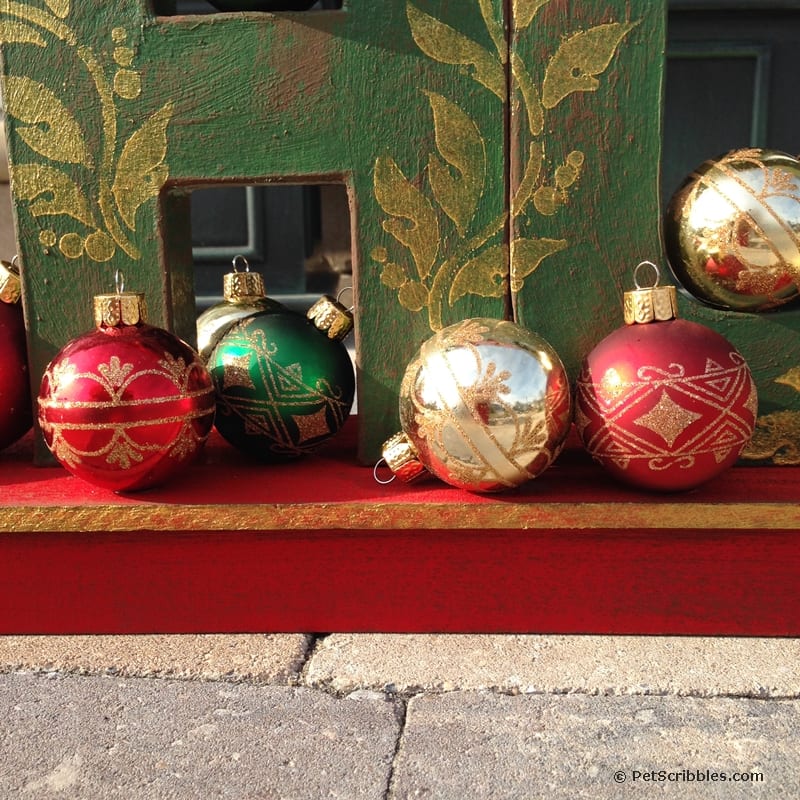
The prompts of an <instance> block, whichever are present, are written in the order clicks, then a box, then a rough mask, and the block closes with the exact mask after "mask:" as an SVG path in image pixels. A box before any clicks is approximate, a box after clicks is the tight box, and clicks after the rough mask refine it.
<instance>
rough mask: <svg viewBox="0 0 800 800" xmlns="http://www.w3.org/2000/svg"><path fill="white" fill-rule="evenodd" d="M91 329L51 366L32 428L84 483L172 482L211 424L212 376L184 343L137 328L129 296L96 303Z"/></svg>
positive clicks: (139, 307) (135, 297)
mask: <svg viewBox="0 0 800 800" xmlns="http://www.w3.org/2000/svg"><path fill="white" fill-rule="evenodd" d="M95 321H96V323H97V329H96V330H94V331H91V332H89V333H86V334H84V335H83V336H80V337H78V338H77V339H74V340H73V341H72V342H70V343H69V344H67V345H66V346H65V347H64V348H63V349H62V350H61V351H60V352H59V353H58V355H57V356H56V357H55V358H54V359H53V360H52V361H51V362H50V365H49V366H48V368H47V370H46V372H45V374H44V377H43V379H42V385H41V390H40V392H39V424H40V426H41V429H42V433H43V435H44V439H45V442H46V443H47V446H48V447H49V448H50V450H51V451H52V453H53V455H54V456H55V457H56V458H57V459H58V461H59V462H60V463H61V464H62V466H64V467H65V468H66V469H68V470H69V471H70V472H72V473H73V474H75V475H77V476H78V477H79V478H82V479H84V480H86V481H88V482H89V483H93V484H95V485H97V486H101V487H103V488H106V489H111V490H114V491H129V490H136V489H145V488H149V487H151V486H155V485H157V484H161V483H164V482H166V481H167V480H169V479H170V478H172V477H173V476H174V475H176V474H177V473H178V472H179V471H180V470H181V469H182V468H183V467H184V466H185V465H186V464H187V463H188V462H190V461H191V460H192V459H193V458H194V457H195V456H196V455H197V453H198V452H199V451H200V449H201V447H202V446H203V444H204V443H205V441H206V439H207V437H208V434H209V432H210V430H211V427H212V425H213V421H214V408H215V398H214V387H213V383H212V381H211V376H210V375H209V373H208V370H207V369H206V368H205V366H204V365H203V363H202V362H201V361H200V360H199V357H198V356H197V354H196V353H195V352H194V350H192V348H191V347H189V345H188V344H186V343H185V342H183V341H181V340H180V339H178V338H177V337H176V336H174V335H173V334H172V333H170V332H168V331H166V330H163V329H162V328H158V327H155V326H152V325H148V324H147V323H146V322H145V321H144V298H143V296H142V295H140V294H137V293H133V292H118V293H117V294H115V295H98V296H97V297H95Z"/></svg>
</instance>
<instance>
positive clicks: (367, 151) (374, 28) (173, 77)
mask: <svg viewBox="0 0 800 800" xmlns="http://www.w3.org/2000/svg"><path fill="white" fill-rule="evenodd" d="M484 5H486V4H484ZM417 6H418V7H419V8H421V9H423V10H424V13H426V14H428V15H430V16H431V17H433V18H436V19H440V20H442V21H443V22H444V23H445V24H450V25H452V26H458V28H459V30H461V31H462V32H464V34H465V35H467V36H469V37H472V38H474V39H475V40H476V41H482V43H483V45H484V46H485V47H487V48H488V47H491V46H492V40H491V38H490V35H489V33H488V32H487V29H486V25H485V23H484V20H483V18H482V17H481V11H480V8H479V5H478V4H477V3H474V4H472V3H471V4H469V5H468V6H467V7H464V8H454V7H453V4H449V3H447V2H443V1H440V0H427V1H426V0H419V2H418V3H417ZM501 6H502V3H501V2H500V0H496V2H495V4H494V10H495V13H496V15H497V18H498V19H500V18H501V10H500V9H501ZM64 11H67V13H66V14H63V12H64ZM23 12H25V13H23ZM60 13H61V14H63V19H62V18H61V17H59V14H60ZM0 20H2V22H3V24H6V25H7V24H9V23H10V22H13V23H15V24H19V23H20V22H23V23H24V24H25V25H26V26H27V28H29V29H30V30H33V31H35V34H31V35H30V36H28V37H27V38H34V39H36V38H38V39H40V40H41V42H43V44H39V43H35V42H29V41H18V40H17V41H6V42H5V44H4V47H3V75H4V78H5V80H6V81H8V80H9V79H11V80H13V77H14V76H26V77H27V78H30V79H31V80H33V81H36V82H37V83H39V84H41V85H42V86H47V87H50V89H51V90H52V91H53V92H54V93H57V94H58V96H59V99H60V102H61V103H63V106H64V107H65V108H66V109H68V110H69V112H70V115H71V116H72V117H74V120H75V123H76V125H77V127H78V128H79V129H80V131H81V134H80V137H78V139H79V140H80V141H81V142H82V143H84V144H85V149H86V151H87V152H88V153H89V154H90V155H91V156H92V159H93V160H92V163H91V165H87V164H76V163H66V164H64V163H60V164H57V166H58V169H59V170H60V171H61V172H63V173H64V174H65V175H66V176H67V177H68V178H69V180H70V181H73V182H74V184H75V185H76V186H79V187H81V190H82V192H83V193H84V194H85V196H86V198H87V203H88V204H89V205H90V206H92V207H93V208H94V207H97V209H99V207H100V202H101V198H103V197H105V202H106V204H108V203H109V202H110V201H109V198H111V201H113V200H114V198H115V197H116V195H113V194H110V190H109V186H110V184H112V183H114V184H115V185H117V184H121V183H123V182H119V181H117V182H116V183H115V181H114V175H113V171H114V168H115V166H116V165H118V163H119V160H120V159H121V158H122V157H123V152H124V145H125V143H126V142H128V141H129V140H130V138H131V137H132V136H133V135H134V134H135V133H136V131H137V130H139V129H141V127H142V126H143V123H144V122H145V121H147V120H154V122H153V123H152V124H151V125H150V129H151V130H149V131H146V133H147V134H148V136H149V138H150V141H151V144H149V145H148V146H146V147H144V148H141V147H140V148H139V149H140V150H141V149H144V150H145V151H147V152H148V153H149V156H147V157H145V158H144V160H143V159H142V156H141V154H140V153H139V154H138V155H139V159H140V169H142V170H145V169H146V168H147V167H150V169H149V171H148V172H147V174H146V176H145V177H146V178H147V179H148V180H151V181H153V180H158V179H161V181H162V184H163V185H161V187H160V192H159V193H158V197H156V196H155V192H154V196H153V197H150V198H148V199H147V200H146V201H145V202H143V203H141V205H140V206H137V205H136V203H135V202H134V203H133V204H131V203H130V202H128V205H127V207H125V205H124V203H125V197H126V195H125V193H124V192H123V191H121V190H120V191H119V193H118V194H119V196H120V198H121V202H119V201H120V198H117V200H118V207H117V208H116V209H115V210H114V212H113V213H110V214H108V217H109V222H110V225H114V226H119V227H120V228H121V232H122V233H124V234H125V235H126V236H125V239H126V242H129V244H130V245H131V246H130V247H127V248H123V247H121V246H119V245H117V246H115V247H114V252H113V256H112V257H109V258H107V259H106V258H105V257H106V256H107V255H108V253H107V252H101V253H100V255H102V256H103V260H99V259H97V258H93V257H92V253H90V252H89V251H88V250H87V248H86V246H85V240H86V237H87V235H88V234H89V233H90V228H88V227H87V225H86V223H85V221H81V220H77V219H74V218H70V217H68V216H67V217H65V216H64V215H57V216H47V217H45V216H41V215H40V214H37V213H34V212H35V211H36V209H34V208H33V207H32V205H31V202H29V200H28V199H25V198H23V197H21V196H20V195H19V194H18V193H17V196H16V212H17V230H18V239H19V248H20V255H21V258H22V261H23V264H24V268H25V279H24V282H25V287H24V289H25V301H26V309H27V313H28V317H29V320H30V327H31V336H30V349H31V364H32V373H33V375H34V377H33V380H34V382H38V375H40V374H41V373H42V372H43V370H44V367H45V366H46V364H47V362H48V361H49V360H50V358H51V357H52V356H53V355H54V353H55V352H56V351H57V350H58V349H59V348H60V347H61V346H62V345H63V344H64V343H65V342H66V341H67V340H69V339H70V338H71V337H73V336H75V335H77V334H79V333H80V332H82V331H84V330H86V329H87V328H89V327H90V326H91V317H90V308H91V297H92V295H94V294H96V293H99V292H103V291H108V289H109V288H110V287H111V286H113V275H114V271H115V270H116V269H121V270H122V271H123V272H124V274H125V281H126V285H127V286H128V287H129V288H136V289H137V290H141V291H144V292H145V293H146V295H147V298H148V303H149V309H150V318H151V321H153V322H154V323H156V324H161V325H165V326H167V327H170V328H172V329H174V330H175V331H176V332H177V333H179V334H180V335H181V336H183V337H184V338H186V339H188V340H190V341H191V340H193V339H194V307H193V297H192V293H191V272H190V270H191V261H190V258H189V241H188V236H187V235H186V234H187V230H188V229H187V216H186V214H187V204H186V202H185V197H186V194H187V192H189V191H191V190H192V189H193V188H197V187H200V186H208V185H213V184H215V183H221V182H229V183H238V184H244V183H266V182H270V181H282V180H283V181H291V182H314V183H318V182H326V181H332V182H333V181H343V182H344V183H346V185H347V187H348V190H349V193H350V198H351V204H352V209H353V224H354V231H355V236H354V265H355V271H356V276H357V277H356V281H357V285H356V288H355V295H356V305H357V315H356V319H357V323H356V335H357V337H358V351H359V358H360V365H359V374H360V386H359V391H360V404H359V405H360V409H359V410H360V415H361V419H362V430H363V431H364V442H363V447H362V452H363V453H364V455H365V458H372V457H373V456H374V453H375V451H376V450H377V448H378V447H379V445H380V443H381V442H382V440H383V439H384V438H385V437H386V436H388V435H389V434H391V433H393V432H394V430H395V429H396V427H397V421H396V419H397V411H396V404H397V394H396V393H397V387H398V385H399V382H400V378H401V376H402V372H403V370H404V368H405V365H406V363H407V361H408V360H409V359H410V357H411V356H412V355H413V353H414V352H415V350H416V348H417V347H418V346H419V344H420V343H421V342H422V341H423V340H424V339H425V338H427V337H428V336H429V335H430V333H431V330H430V326H429V323H428V319H427V316H426V315H425V314H419V313H410V312H409V311H408V310H407V309H406V308H404V307H402V306H400V305H398V304H397V293H396V291H395V290H394V289H393V288H391V287H389V286H387V285H386V284H385V283H383V282H381V280H380V276H381V272H382V270H383V267H384V264H383V263H381V262H377V261H375V260H374V259H373V258H372V255H371V254H373V253H375V252H381V251H380V248H381V247H383V248H385V249H389V248H391V246H392V243H393V242H394V240H393V239H391V237H389V236H388V234H387V233H386V230H385V229H384V227H383V225H382V222H383V220H384V219H385V218H386V214H385V213H384V212H383V210H382V209H381V208H379V207H378V206H377V204H376V200H375V192H374V175H373V171H374V169H375V164H376V160H377V159H379V158H380V157H382V156H385V155H389V154H390V155H391V157H392V158H393V159H394V161H395V163H396V164H397V165H398V166H399V168H400V169H402V171H403V173H404V175H405V176H407V178H408V180H409V181H410V182H412V183H414V184H417V185H422V184H423V183H424V182H425V178H424V173H425V170H426V167H427V164H428V160H429V156H430V153H431V152H432V151H434V150H435V143H434V124H433V119H432V109H431V101H430V99H429V98H430V95H429V94H426V92H429V93H436V94H437V95H442V96H446V97H448V98H449V99H450V100H452V101H454V102H457V103H458V105H459V106H460V107H461V108H462V109H463V110H464V112H465V113H466V114H468V115H469V117H470V118H471V119H473V120H474V121H475V122H476V124H477V125H478V127H479V128H480V130H481V135H482V136H483V137H484V146H485V150H486V159H487V163H486V181H485V185H484V186H483V194H484V200H485V205H484V206H483V207H482V208H481V210H480V218H479V219H477V220H476V224H479V225H480V224H485V220H486V219H488V218H489V216H493V217H497V216H498V215H500V214H502V212H503V210H504V203H505V196H504V192H503V186H504V153H503V123H502V120H503V117H504V104H503V100H502V99H501V98H498V97H496V96H493V95H491V94H488V93H487V92H485V91H475V87H476V84H475V82H474V81H473V80H472V79H471V78H470V76H469V74H468V70H465V69H462V68H461V67H459V66H458V65H453V64H446V63H440V62H437V61H435V60H433V59H430V58H429V57H427V56H426V55H425V54H424V53H423V52H422V51H421V50H420V48H419V47H418V46H417V44H416V43H415V42H414V40H413V38H412V35H411V30H410V27H409V21H408V16H407V8H406V3H405V2H402V3H400V2H398V3H381V4H375V3H373V2H371V0H351V1H350V2H348V3H347V4H346V7H345V8H344V9H343V10H342V11H338V12H313V13H312V12H309V13H298V14H288V13H287V14H279V15H271V14H258V13H254V14H219V15H210V16H201V17H155V16H154V15H152V13H151V12H150V11H149V8H148V5H147V4H146V3H145V2H144V0H139V1H138V2H133V0H128V1H127V2H119V3H113V4H102V5H100V6H97V4H95V3H89V2H85V1H81V0H73V3H72V5H71V7H70V4H69V3H62V4H61V7H59V8H58V9H56V8H55V7H54V6H52V5H50V6H49V5H48V3H47V2H45V0H41V2H31V3H26V4H17V3H14V2H10V0H3V2H2V3H1V4H0ZM42 21H46V25H41V24H37V23H38V22H42ZM66 31H69V33H66ZM11 38H12V39H14V38H16V39H19V38H20V37H18V36H17V37H11ZM87 59H88V60H89V61H90V62H91V65H92V68H93V70H94V73H95V74H94V76H93V74H92V71H91V70H89V69H88V68H87ZM120 76H122V77H120ZM98 86H99V87H100V88H101V89H102V90H103V91H102V92H101V91H99V89H98ZM109 92H111V94H109ZM112 95H113V96H112ZM109 97H111V99H112V102H111V103H109V102H108V101H109ZM165 109H168V111H167V110H165ZM159 115H160V116H159ZM159 122H165V123H166V124H165V125H164V126H162V128H161V129H163V130H164V131H165V142H164V144H165V148H164V152H163V158H161V159H159V155H161V153H160V152H159V148H158V146H157V144H152V142H153V141H154V139H155V138H157V137H158V135H159V133H160V130H161V129H159ZM24 127H25V124H24V122H23V121H21V120H20V119H19V118H17V117H14V116H11V117H10V119H9V124H8V135H9V153H10V157H11V161H12V191H16V190H18V189H19V183H18V181H16V176H15V173H14V166H15V165H17V164H23V163H34V162H38V163H44V164H48V165H49V164H50V163H51V161H50V159H48V158H47V157H45V156H44V155H43V154H42V153H41V152H36V151H32V150H31V148H30V146H29V143H28V142H27V141H26V140H25V137H24V135H23V129H24ZM109 133H111V134H113V135H109ZM140 138H142V139H144V138H146V137H144V136H142V137H140ZM131 149H134V148H131ZM128 171H129V173H130V174H131V175H133V176H135V173H136V170H135V169H132V170H131V169H129V170H128ZM131 188H132V187H129V191H130V189H131ZM158 188H159V187H156V189H158ZM39 210H40V209H39ZM97 213H98V214H99V211H98V212H97ZM119 238H120V240H121V241H122V239H123V237H122V236H121V235H120V237H119ZM387 240H388V241H387ZM81 243H83V244H81ZM458 244H459V237H458V235H457V232H456V231H454V230H453V231H447V230H445V231H444V233H443V236H442V240H441V241H440V242H439V243H438V249H439V251H440V253H441V254H444V255H447V254H448V253H449V252H451V251H453V250H454V249H455V248H456V247H457V246H458ZM108 249H109V248H107V250H108ZM79 250H81V252H80V255H79V256H78V257H75V256H77V255H78V251H79ZM94 255H98V253H97V252H94ZM56 298H57V299H56ZM502 313H503V301H502V299H501V298H491V299H487V298H483V297H480V296H471V297H464V298H463V299H462V300H461V301H459V302H458V303H457V305H456V306H455V307H452V308H451V307H450V306H449V305H448V306H447V307H446V308H445V309H444V311H443V319H444V321H445V322H450V321H455V320H457V319H459V318H461V317H463V316H469V315H474V314H481V315H488V316H499V315H501V314H502Z"/></svg>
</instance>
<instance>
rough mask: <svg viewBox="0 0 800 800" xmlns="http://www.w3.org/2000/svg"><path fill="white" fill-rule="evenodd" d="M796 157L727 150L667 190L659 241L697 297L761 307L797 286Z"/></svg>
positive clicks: (799, 171)
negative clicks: (665, 208)
mask: <svg viewBox="0 0 800 800" xmlns="http://www.w3.org/2000/svg"><path fill="white" fill-rule="evenodd" d="M798 231H800V161H798V160H797V159H796V158H795V157H794V156H790V155H788V154H787V153H781V152H779V151H777V150H762V149H759V148H749V149H746V150H734V151H732V152H730V153H727V154H726V155H724V156H721V157H720V158H716V159H712V160H709V161H706V162H704V163H703V164H701V165H700V166H699V167H697V169H695V170H694V171H693V172H692V173H691V175H689V177H687V178H686V180H685V181H684V182H683V184H682V185H681V186H680V187H679V188H678V190H677V191H676V192H675V193H674V194H673V196H672V198H671V200H670V202H669V205H668V207H667V210H666V213H665V215H664V244H665V248H666V252H667V257H668V258H669V263H670V266H671V267H672V271H673V272H674V273H675V276H676V277H677V278H678V280H679V281H680V282H681V284H682V285H683V286H684V288H685V289H686V290H687V291H689V292H691V293H692V294H693V295H694V296H695V297H697V298H698V299H699V300H702V301H703V302H705V303H708V304H709V305H712V306H716V307H717V308H724V309H729V310H732V311H762V310H765V309H769V308H774V307H776V306H779V305H783V304H784V303H788V302H789V301H791V300H794V299H795V298H796V297H797V295H798V292H800V289H798V286H800V235H798Z"/></svg>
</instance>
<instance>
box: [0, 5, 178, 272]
mask: <svg viewBox="0 0 800 800" xmlns="http://www.w3.org/2000/svg"><path fill="white" fill-rule="evenodd" d="M71 6H72V3H71V0H45V1H44V3H41V2H39V3H37V2H32V1H31V0H28V2H24V3H23V2H13V0H4V2H3V3H2V4H1V5H0V41H2V43H3V47H4V48H8V47H9V46H10V45H13V46H19V47H34V48H41V49H44V48H48V47H62V48H63V49H64V50H65V52H64V55H63V56H62V59H63V60H64V62H65V64H66V66H65V68H64V74H67V75H69V79H68V80H66V81H65V80H63V77H64V74H62V73H59V74H58V75H56V74H54V75H53V76H52V77H53V80H52V81H51V82H50V83H51V84H52V86H46V85H45V84H43V83H41V82H39V81H37V80H34V79H32V78H30V77H27V76H24V75H8V76H6V79H5V97H4V99H5V108H6V112H7V113H8V115H9V116H10V117H12V118H13V120H14V130H15V132H16V134H17V135H18V136H19V138H20V139H22V141H23V142H24V143H25V144H26V145H27V146H28V147H29V148H30V150H31V156H38V158H33V157H32V158H30V159H29V160H27V161H21V160H20V157H19V155H18V156H17V157H16V159H15V163H14V164H12V169H11V179H12V185H13V189H14V193H15V196H16V197H17V199H18V200H20V201H26V202H27V203H28V210H29V211H30V213H31V214H32V215H33V216H34V217H37V218H39V219H41V220H42V227H41V229H40V232H39V241H40V243H41V245H42V247H43V248H45V249H46V250H47V249H49V248H51V247H54V246H56V245H57V246H58V249H59V250H60V251H61V253H62V254H63V255H64V256H65V257H66V258H68V259H79V258H81V257H83V256H86V257H88V258H89V259H91V260H92V261H97V262H104V261H109V260H110V259H111V258H114V257H115V255H116V254H117V251H118V250H121V251H122V252H124V253H125V254H126V255H127V256H128V257H129V258H131V259H133V260H138V259H139V258H140V257H141V254H140V251H139V249H138V248H137V247H136V245H135V244H134V243H133V242H132V241H131V238H130V233H131V232H133V231H135V230H136V216H137V211H138V210H139V208H140V207H141V206H142V205H144V203H146V202H147V201H148V200H150V199H151V198H155V197H156V196H157V195H158V193H159V191H160V189H161V187H162V186H163V185H164V183H165V182H166V180H167V177H168V175H169V168H168V166H167V164H166V161H165V159H166V155H167V125H168V124H169V121H170V118H171V117H172V113H173V104H172V103H171V102H169V103H167V104H166V105H164V106H163V107H162V108H160V109H159V110H158V111H156V112H155V113H154V114H152V115H151V116H149V117H147V118H146V119H143V116H144V115H143V114H142V112H141V111H140V110H138V109H137V100H139V98H140V96H141V94H142V80H141V73H140V71H139V70H137V69H136V68H134V61H135V58H136V49H135V47H134V46H132V43H131V42H130V38H132V37H131V36H130V35H129V32H128V31H127V30H126V29H125V28H121V27H117V28H114V29H113V30H112V31H111V34H110V41H109V47H108V50H110V52H111V56H110V59H109V57H108V55H107V52H105V51H104V52H97V51H95V50H94V49H92V48H91V47H88V46H86V45H83V44H81V42H80V41H79V39H78V37H77V35H76V33H75V31H74V29H73V28H72V27H71V26H70V24H69V16H70V12H71V10H72V9H71ZM72 62H75V63H76V64H77V65H78V66H77V67H76V68H73V67H72V66H71V63H72ZM83 74H86V75H88V84H86V85H87V87H88V86H90V87H91V90H92V91H94V92H95V93H96V95H97V97H98V100H99V103H98V104H97V108H98V109H99V112H98V114H97V118H96V119H95V118H91V119H90V118H86V119H84V120H82V121H79V119H78V117H77V116H76V115H75V114H74V113H73V111H72V109H71V108H70V107H69V105H68V102H66V101H65V99H64V98H63V97H62V96H59V90H61V92H63V91H64V89H65V88H66V87H68V86H69V87H72V86H73V84H75V83H76V81H80V76H81V75H83ZM75 91H81V92H83V91H85V90H84V89H83V84H81V85H80V89H76V90H75ZM79 106H80V108H81V109H87V108H90V107H92V104H90V103H87V102H86V100H85V99H83V98H82V99H81V101H80V103H79ZM127 120H136V123H134V124H133V125H131V124H130V123H127V124H126V121H127ZM139 120H143V121H141V122H139ZM123 129H124V132H123ZM98 139H99V141H100V145H99V147H97V149H96V150H93V149H92V148H91V147H90V145H89V142H90V141H92V142H94V141H95V140H98ZM45 220H47V221H46V222H45Z"/></svg>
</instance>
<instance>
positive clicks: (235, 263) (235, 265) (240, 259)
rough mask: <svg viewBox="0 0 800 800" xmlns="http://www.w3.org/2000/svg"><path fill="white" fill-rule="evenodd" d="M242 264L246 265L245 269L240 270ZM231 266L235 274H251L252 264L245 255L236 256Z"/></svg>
mask: <svg viewBox="0 0 800 800" xmlns="http://www.w3.org/2000/svg"><path fill="white" fill-rule="evenodd" d="M242 264H244V269H243V270H240V269H239V267H240V266H241V265H242ZM231 265H232V266H233V271H234V272H250V262H249V261H248V260H247V259H246V258H245V257H244V256H243V255H238V256H234V257H233V261H231Z"/></svg>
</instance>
